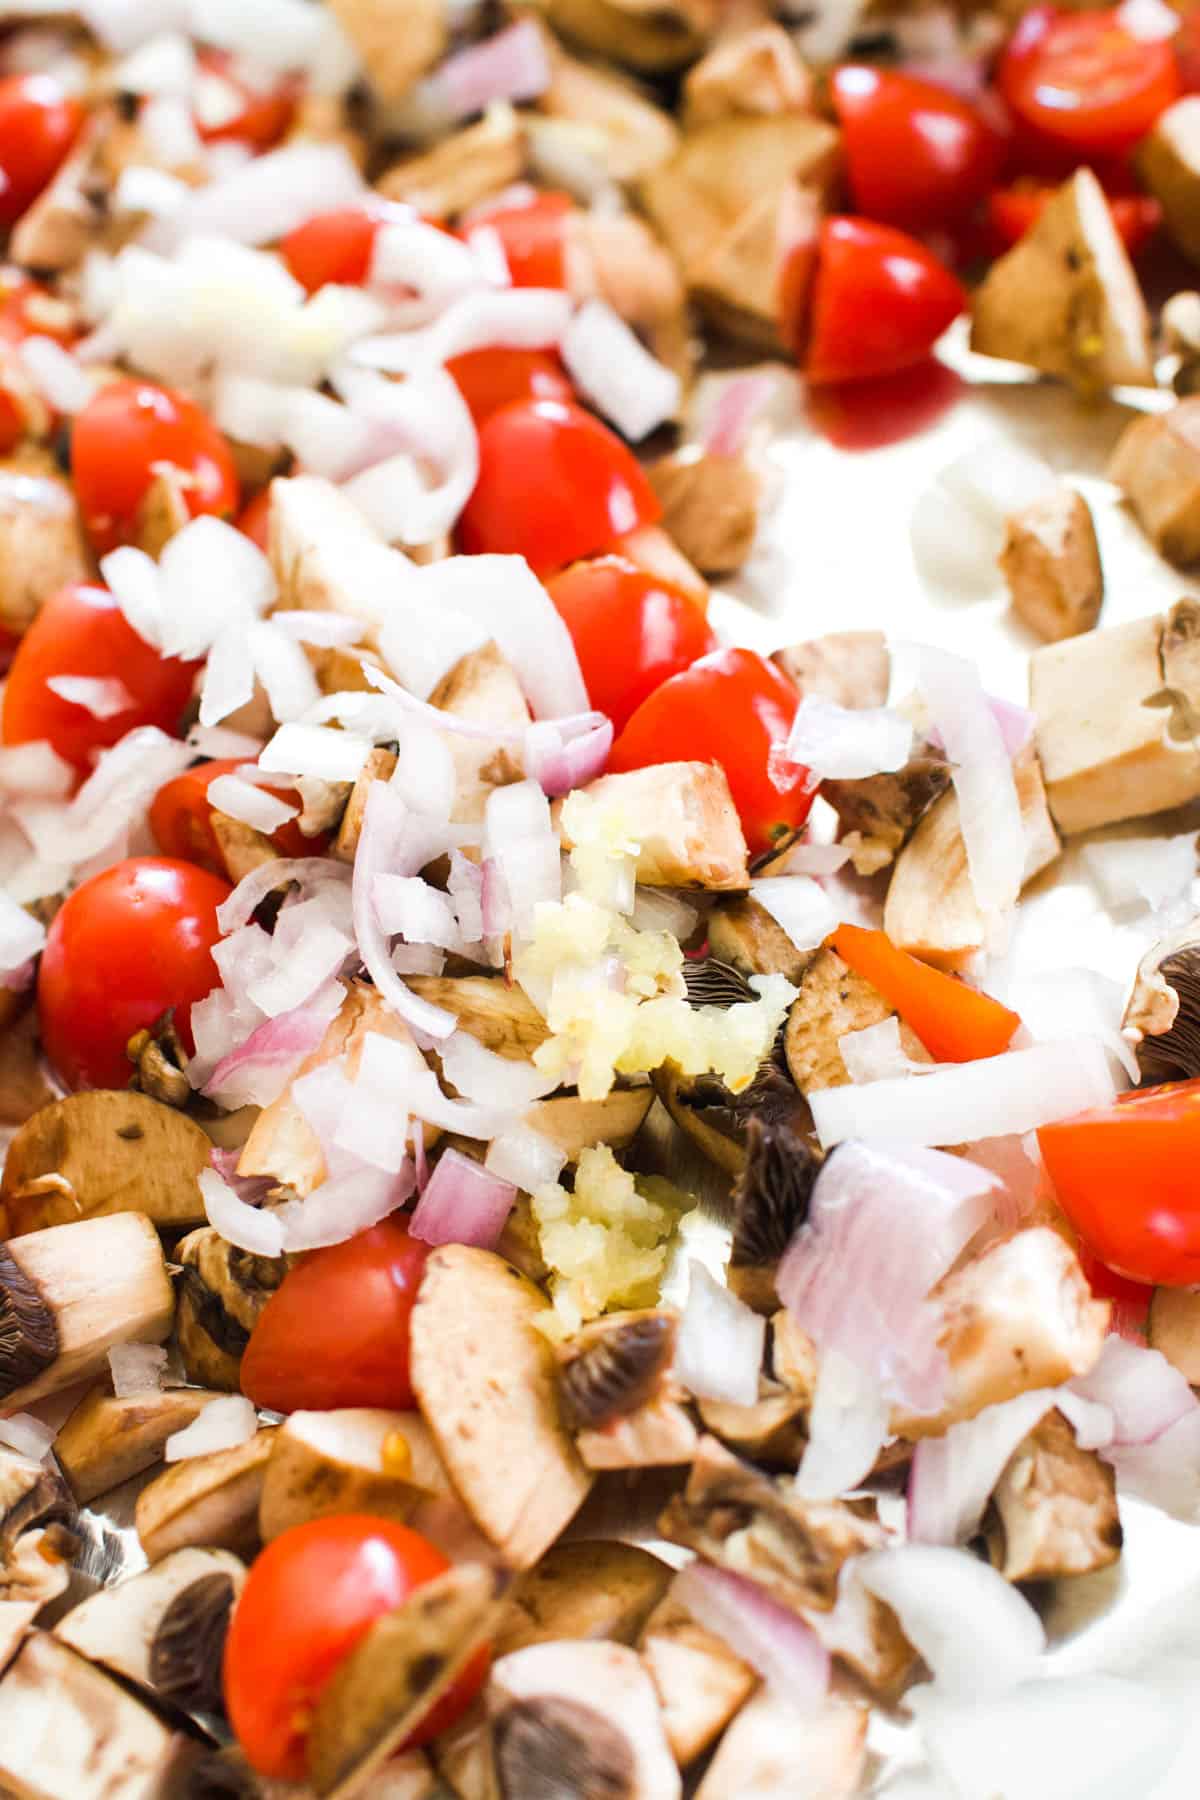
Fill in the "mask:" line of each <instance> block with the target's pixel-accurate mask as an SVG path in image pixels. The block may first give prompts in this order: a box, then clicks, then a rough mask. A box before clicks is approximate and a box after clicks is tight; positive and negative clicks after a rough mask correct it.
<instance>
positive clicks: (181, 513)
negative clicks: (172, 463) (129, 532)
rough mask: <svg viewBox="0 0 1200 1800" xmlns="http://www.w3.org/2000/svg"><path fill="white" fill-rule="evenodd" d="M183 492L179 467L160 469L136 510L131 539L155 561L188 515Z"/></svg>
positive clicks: (189, 514)
mask: <svg viewBox="0 0 1200 1800" xmlns="http://www.w3.org/2000/svg"><path fill="white" fill-rule="evenodd" d="M191 516H192V515H191V513H190V512H189V511H188V504H187V494H186V492H185V490H184V486H183V481H182V479H181V477H180V474H179V471H178V470H177V469H173V468H170V467H166V468H162V469H160V471H159V473H158V474H156V475H155V476H154V479H153V480H152V481H151V483H150V486H149V487H148V488H147V489H146V493H145V496H144V498H143V500H142V503H141V505H140V506H139V507H138V510H137V517H136V519H135V520H134V527H133V537H132V541H133V543H134V544H135V545H136V546H137V548H138V549H139V550H143V551H144V552H145V553H146V555H147V556H152V557H153V558H154V560H155V561H156V562H157V560H158V558H159V557H160V556H161V555H162V553H163V551H164V550H165V549H166V547H167V545H168V544H169V543H170V541H171V539H172V538H173V537H174V536H175V534H176V532H177V531H182V530H183V528H184V526H185V525H186V524H187V523H188V522H189V520H190V519H191Z"/></svg>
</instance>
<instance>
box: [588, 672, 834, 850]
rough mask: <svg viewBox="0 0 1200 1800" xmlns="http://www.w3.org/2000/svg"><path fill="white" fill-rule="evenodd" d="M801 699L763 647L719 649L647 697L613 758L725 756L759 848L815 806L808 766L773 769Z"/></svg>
mask: <svg viewBox="0 0 1200 1800" xmlns="http://www.w3.org/2000/svg"><path fill="white" fill-rule="evenodd" d="M799 704H800V696H799V695H798V694H797V692H796V690H795V688H794V687H793V686H792V684H791V682H790V681H788V680H787V678H786V677H785V676H783V675H781V674H780V672H779V670H778V669H777V668H776V667H775V666H774V664H773V663H769V662H768V661H767V660H766V658H765V657H762V656H759V655H758V653H757V652H756V651H754V650H740V649H735V650H714V651H713V652H712V653H711V654H710V655H708V656H702V657H701V658H700V660H699V661H698V662H694V663H693V664H692V666H691V668H690V669H685V670H684V672H683V674H681V675H673V676H672V677H671V679H670V680H669V681H664V682H663V684H662V686H661V687H658V688H655V690H654V692H653V693H652V694H651V695H650V697H649V699H647V700H643V702H642V704H641V705H640V706H639V707H638V709H637V711H636V712H635V713H634V715H633V717H632V718H631V719H630V721H629V723H628V724H627V725H626V727H625V729H624V731H622V733H621V735H620V736H619V737H618V739H617V741H616V743H615V744H614V745H613V748H612V755H611V756H610V757H609V761H608V766H609V768H610V769H611V770H613V771H616V772H620V771H623V770H626V769H646V768H649V767H650V766H651V765H652V764H654V763H669V762H713V763H719V764H720V765H721V767H722V768H723V769H724V770H725V774H726V776H727V777H728V780H729V790H730V792H731V794H732V795H733V803H734V805H735V806H736V807H737V809H738V815H739V817H740V818H741V821H742V830H743V831H744V832H745V834H746V842H747V844H748V845H749V846H750V851H751V854H752V855H757V854H758V853H759V852H760V851H763V850H769V849H771V848H772V847H773V846H775V845H778V844H779V843H781V842H782V841H783V840H784V839H786V838H788V837H790V835H791V834H792V832H793V831H795V830H796V829H797V828H798V827H799V826H801V825H803V823H804V821H805V819H806V818H807V817H808V813H809V808H810V807H811V806H812V798H813V796H812V790H811V789H810V788H809V785H808V770H807V769H803V768H800V767H799V766H798V765H795V764H793V765H791V766H790V767H789V768H788V769H787V772H786V773H780V772H776V773H775V774H772V772H771V752H772V750H774V749H775V748H776V747H777V746H780V745H782V744H783V743H784V742H785V740H786V738H787V735H788V732H789V731H790V730H791V726H792V720H793V719H794V718H795V716H796V708H797V707H798V706H799Z"/></svg>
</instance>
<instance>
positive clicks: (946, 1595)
mask: <svg viewBox="0 0 1200 1800" xmlns="http://www.w3.org/2000/svg"><path fill="white" fill-rule="evenodd" d="M850 1566H851V1567H852V1568H853V1579H854V1580H856V1581H860V1582H861V1583H862V1584H863V1586H864V1587H866V1588H867V1589H868V1590H869V1591H870V1592H871V1593H872V1594H875V1595H877V1596H878V1598H879V1599H880V1600H883V1601H885V1602H886V1604H887V1605H888V1606H890V1607H891V1608H892V1611H893V1612H894V1613H895V1614H896V1617H897V1618H898V1619H899V1621H900V1624H901V1626H902V1628H903V1631H904V1635H905V1637H906V1638H907V1639H908V1640H909V1642H910V1643H911V1644H912V1645H913V1646H914V1648H915V1649H917V1650H919V1651H920V1653H921V1655H922V1657H923V1658H924V1660H925V1662H926V1664H927V1666H928V1668H929V1670H930V1672H931V1674H932V1675H933V1678H934V1683H935V1687H936V1688H937V1690H938V1691H940V1692H941V1693H944V1694H948V1695H957V1696H963V1697H973V1696H977V1695H978V1696H982V1695H986V1694H1001V1693H1004V1692H1005V1691H1006V1690H1008V1689H1009V1688H1014V1687H1017V1686H1018V1685H1019V1684H1020V1683H1021V1682H1023V1681H1028V1680H1030V1679H1031V1678H1032V1677H1033V1676H1034V1675H1036V1674H1037V1673H1038V1667H1039V1662H1040V1659H1041V1654H1042V1651H1043V1649H1044V1648H1045V1644H1046V1634H1045V1631H1044V1630H1043V1629H1042V1622H1041V1620H1040V1619H1039V1618H1038V1616H1037V1614H1036V1613H1035V1612H1034V1610H1033V1608H1032V1606H1030V1604H1029V1602H1028V1600H1026V1599H1025V1598H1024V1596H1023V1595H1022V1594H1020V1593H1019V1592H1018V1590H1017V1589H1016V1588H1014V1587H1010V1585H1009V1583H1008V1582H1007V1581H1005V1579H1004V1577H1003V1576H1002V1575H998V1574H997V1573H996V1571H995V1569H992V1568H989V1567H988V1566H987V1564H985V1563H981V1562H977V1561H976V1559H975V1558H974V1557H973V1556H970V1555H968V1553H967V1552H966V1551H965V1550H949V1549H945V1548H943V1547H941V1546H940V1545H932V1544H906V1545H903V1546H901V1547H900V1548H898V1549H894V1550H872V1551H869V1552H868V1553H867V1554H866V1555H865V1556H863V1557H859V1558H857V1559H856V1560H855V1562H854V1563H853V1564H852V1565H850Z"/></svg>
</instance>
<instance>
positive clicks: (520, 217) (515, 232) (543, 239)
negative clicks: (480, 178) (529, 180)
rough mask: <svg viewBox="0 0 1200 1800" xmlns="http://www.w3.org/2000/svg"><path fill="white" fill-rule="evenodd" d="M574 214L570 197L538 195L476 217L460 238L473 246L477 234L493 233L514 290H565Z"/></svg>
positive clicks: (498, 207)
mask: <svg viewBox="0 0 1200 1800" xmlns="http://www.w3.org/2000/svg"><path fill="white" fill-rule="evenodd" d="M574 210H575V203H574V201H573V200H572V199H571V196H570V195H569V194H556V193H545V194H535V195H533V197H532V198H531V199H529V200H527V201H519V202H516V203H515V204H514V203H512V202H504V203H503V204H501V205H499V206H493V207H489V208H487V210H485V211H482V212H477V213H475V214H474V215H473V216H472V218H471V221H470V223H469V224H467V225H465V226H464V227H463V228H462V231H461V233H460V235H461V236H462V237H464V238H465V239H466V241H467V242H468V243H470V241H471V239H472V237H473V236H474V235H475V233H476V232H478V231H481V230H489V231H494V232H495V234H496V236H497V237H498V238H499V239H500V245H501V248H502V249H503V251H504V258H505V261H506V262H507V264H508V272H509V274H510V275H511V277H512V284H513V286H514V287H516V288H565V287H566V285H567V219H568V218H569V216H570V214H571V213H572V212H573V211H574Z"/></svg>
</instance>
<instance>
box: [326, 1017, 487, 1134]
mask: <svg viewBox="0 0 1200 1800" xmlns="http://www.w3.org/2000/svg"><path fill="white" fill-rule="evenodd" d="M360 1068H361V1075H360V1079H363V1080H366V1081H368V1082H372V1083H374V1084H375V1085H376V1086H378V1087H381V1088H385V1089H387V1090H388V1091H389V1092H390V1093H391V1094H392V1097H393V1102H394V1104H395V1105H396V1106H399V1107H402V1108H403V1109H404V1110H405V1111H406V1112H408V1113H410V1114H411V1115H412V1116H413V1117H415V1118H418V1119H421V1120H423V1121H424V1122H425V1124H427V1125H436V1126H439V1127H440V1128H441V1130H443V1131H454V1132H458V1133H459V1134H460V1135H461V1136H463V1137H469V1138H480V1139H482V1138H493V1137H496V1136H497V1135H498V1134H499V1133H500V1132H501V1131H505V1130H507V1129H509V1127H510V1126H511V1125H512V1123H513V1111H512V1108H511V1107H506V1106H480V1105H475V1104H474V1103H472V1102H470V1101H465V1100H452V1099H450V1098H449V1096H448V1095H446V1094H444V1093H443V1092H442V1090H441V1088H440V1087H439V1086H438V1080H437V1076H436V1075H435V1074H434V1073H433V1070H432V1069H429V1068H426V1066H425V1064H424V1062H423V1061H422V1060H421V1057H420V1055H419V1053H418V1052H417V1051H416V1050H415V1049H414V1048H413V1046H412V1045H411V1044H402V1043H399V1042H398V1041H397V1040H396V1039H395V1038H385V1037H381V1036H380V1035H379V1034H378V1033H377V1032H368V1033H367V1036H366V1039H365V1040H364V1045H363V1053H362V1062H361V1065H360Z"/></svg>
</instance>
